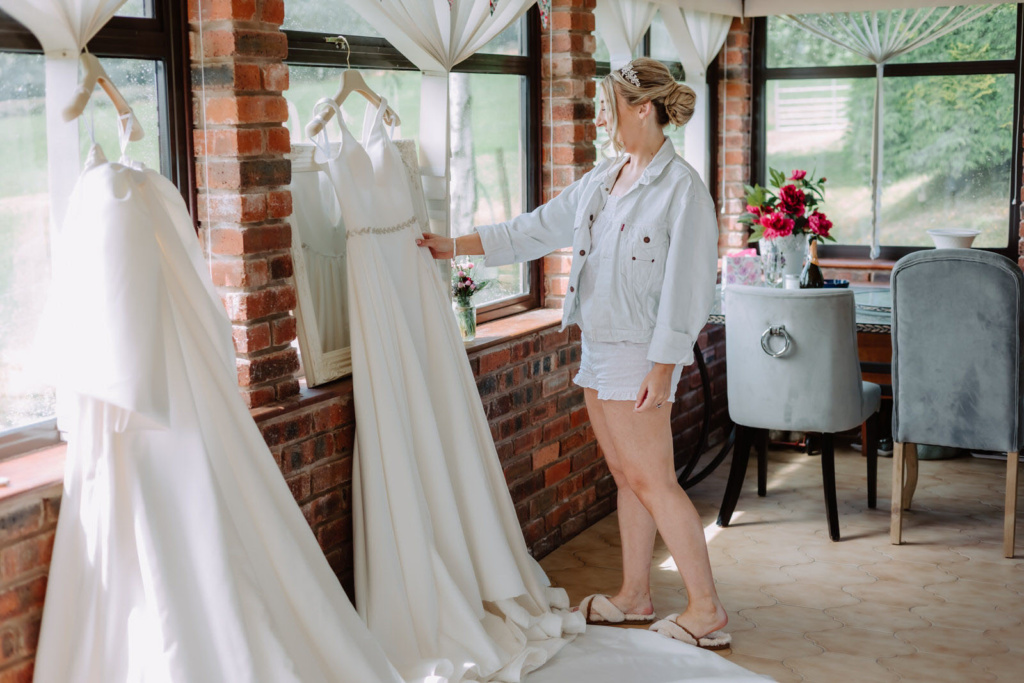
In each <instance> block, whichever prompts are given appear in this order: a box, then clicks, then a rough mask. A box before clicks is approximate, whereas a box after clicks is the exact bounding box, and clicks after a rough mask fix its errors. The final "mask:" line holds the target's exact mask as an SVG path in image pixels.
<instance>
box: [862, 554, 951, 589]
mask: <svg viewBox="0 0 1024 683" xmlns="http://www.w3.org/2000/svg"><path fill="white" fill-rule="evenodd" d="M964 564H966V563H964ZM949 566H950V567H953V566H955V565H949ZM860 568H861V569H862V570H863V571H865V572H867V573H868V574H870V575H871V576H873V577H875V578H876V579H878V580H879V581H896V582H898V583H909V584H911V585H914V586H930V585H931V584H933V583H948V582H950V581H956V579H957V577H956V576H954V575H953V574H950V573H949V572H947V571H944V570H942V569H940V568H939V567H936V566H935V565H934V564H930V563H922V562H903V561H901V560H894V561H892V562H881V563H878V564H862V565H861V566H860Z"/></svg>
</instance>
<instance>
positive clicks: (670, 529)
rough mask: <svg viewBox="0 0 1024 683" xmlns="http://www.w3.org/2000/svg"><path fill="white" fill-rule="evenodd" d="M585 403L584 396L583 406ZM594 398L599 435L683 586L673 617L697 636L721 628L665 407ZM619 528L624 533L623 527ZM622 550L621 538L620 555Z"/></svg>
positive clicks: (719, 606) (723, 616) (701, 534)
mask: <svg viewBox="0 0 1024 683" xmlns="http://www.w3.org/2000/svg"><path fill="white" fill-rule="evenodd" d="M589 403H590V401H589V397H588V407H589ZM600 403H601V404H602V405H601V410H602V417H603V421H602V422H603V427H604V431H606V439H605V440H606V441H608V440H610V441H611V443H612V448H613V451H614V453H615V460H616V465H617V466H618V469H620V474H621V476H623V477H624V478H625V480H626V481H627V482H628V486H629V489H630V491H631V494H632V495H635V497H636V498H637V500H639V501H640V503H641V504H642V505H643V507H644V508H645V509H646V510H647V511H648V512H649V513H650V515H651V517H653V519H654V522H655V524H656V526H657V529H658V531H659V532H660V533H661V537H662V539H663V540H664V541H665V544H666V545H667V546H668V549H669V552H670V553H672V559H673V560H675V563H676V567H678V568H679V573H680V575H681V576H682V577H683V583H684V584H685V585H686V593H687V595H688V597H689V604H688V605H687V608H686V611H685V612H684V613H683V614H681V615H680V617H679V619H678V622H679V623H680V624H681V625H682V626H684V627H685V628H686V629H688V630H689V631H690V632H691V633H693V634H694V635H695V636H697V637H702V636H704V635H707V634H708V633H710V632H711V631H714V630H716V629H720V628H722V627H723V626H725V625H726V623H727V622H728V621H729V618H728V616H727V615H726V613H725V608H724V607H723V606H722V602H721V600H719V598H718V593H717V591H716V590H715V582H714V578H713V577H712V575H711V562H710V560H709V559H708V547H707V542H706V541H705V539H704V527H703V525H702V524H701V520H700V516H699V515H698V514H697V510H696V508H694V507H693V503H691V502H690V499H689V497H688V496H687V495H686V493H685V492H684V491H683V489H682V488H681V487H680V486H679V483H678V482H677V481H676V476H675V467H674V459H673V451H672V427H671V423H670V417H671V412H672V411H671V408H670V406H668V405H666V406H665V407H664V408H662V409H656V410H647V411H643V412H636V411H635V410H634V403H633V402H632V401H601V402H600ZM595 434H598V432H597V429H596V427H595ZM600 438H601V437H600V434H598V439H599V440H600ZM602 447H603V446H602ZM616 481H618V479H616ZM621 514H622V513H621V512H620V524H621V523H622V521H621ZM634 516H639V515H635V513H634ZM630 532H632V529H630ZM622 533H623V536H624V537H625V535H626V533H627V528H626V527H623V528H622ZM637 546H639V543H636V544H634V545H633V546H631V547H634V548H636V552H640V549H639V547H637ZM625 551H626V543H625V538H624V539H623V552H624V554H625ZM647 552H648V560H647V562H648V566H649V565H650V553H651V552H653V549H652V548H651V547H650V546H648V549H647Z"/></svg>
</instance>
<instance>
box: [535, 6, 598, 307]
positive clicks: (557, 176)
mask: <svg viewBox="0 0 1024 683" xmlns="http://www.w3.org/2000/svg"><path fill="white" fill-rule="evenodd" d="M594 4H595V0H553V2H552V3H551V24H550V28H549V29H548V30H547V31H544V33H543V35H542V36H541V78H542V85H541V87H542V93H543V95H542V99H541V107H542V110H541V116H542V120H543V125H542V127H541V132H542V135H543V145H542V149H543V154H542V160H541V162H542V163H541V166H542V173H543V179H544V181H543V182H544V187H543V196H542V201H548V200H549V199H551V198H552V197H555V196H556V195H557V194H558V193H559V192H561V191H562V190H564V189H565V188H567V187H569V185H572V184H573V182H575V181H576V180H578V179H580V178H582V177H583V175H584V174H585V173H586V172H587V171H589V170H590V169H592V168H593V167H594V161H595V160H596V159H597V150H596V148H595V147H594V140H596V139H597V127H596V126H595V125H594V119H595V118H596V117H597V113H596V112H595V111H594V95H595V93H596V89H597V84H596V82H595V81H594V75H595V74H596V65H595V62H594V49H595V46H596V39H595V38H594V33H593V32H594ZM571 264H572V251H571V250H570V249H562V250H560V251H556V252H555V253H553V254H551V255H549V256H547V257H545V259H544V305H545V306H546V307H547V308H561V306H562V302H563V301H564V300H565V292H566V289H567V288H568V286H569V267H570V266H571Z"/></svg>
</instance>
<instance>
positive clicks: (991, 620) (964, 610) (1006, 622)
mask: <svg viewBox="0 0 1024 683" xmlns="http://www.w3.org/2000/svg"><path fill="white" fill-rule="evenodd" d="M1017 611H1018V613H1019V612H1020V611H1021V610H1019V609H1018V610H1017ZM911 612H913V613H914V614H916V615H917V616H919V617H921V618H922V619H926V620H927V621H928V623H930V624H932V625H934V626H945V627H947V628H962V629H966V630H969V631H988V630H997V629H1003V628H1011V627H1013V626H1016V625H1018V624H1020V619H1019V618H1018V617H1017V616H1014V615H1013V614H1012V613H1011V612H1000V611H998V610H994V609H992V605H991V604H976V605H963V604H959V603H955V602H945V603H939V604H936V605H925V606H924V607H914V608H913V609H912V610H911ZM1018 637H1020V638H1024V630H1022V631H1021V632H1020V633H1019V634H1018ZM1021 646H1022V647H1024V641H1021Z"/></svg>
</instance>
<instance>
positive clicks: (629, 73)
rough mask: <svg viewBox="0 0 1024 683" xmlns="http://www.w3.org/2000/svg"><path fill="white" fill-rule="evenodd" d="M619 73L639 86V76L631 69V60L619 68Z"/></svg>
mask: <svg viewBox="0 0 1024 683" xmlns="http://www.w3.org/2000/svg"><path fill="white" fill-rule="evenodd" d="M619 74H621V75H622V77H623V78H625V79H626V80H627V81H629V82H630V83H632V84H633V85H635V86H636V87H638V88H639V87H640V77H639V76H637V75H636V71H633V62H629V63H628V64H626V66H624V67H622V68H621V69H619Z"/></svg>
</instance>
